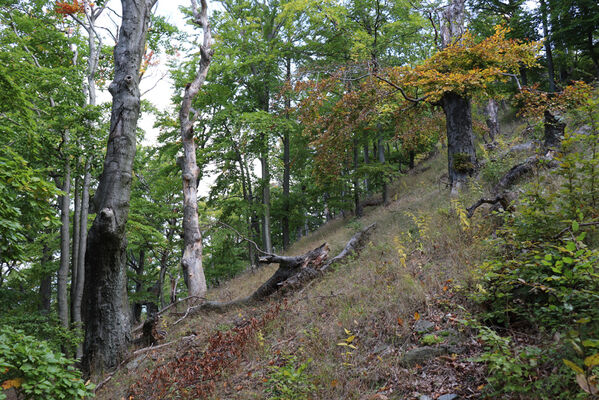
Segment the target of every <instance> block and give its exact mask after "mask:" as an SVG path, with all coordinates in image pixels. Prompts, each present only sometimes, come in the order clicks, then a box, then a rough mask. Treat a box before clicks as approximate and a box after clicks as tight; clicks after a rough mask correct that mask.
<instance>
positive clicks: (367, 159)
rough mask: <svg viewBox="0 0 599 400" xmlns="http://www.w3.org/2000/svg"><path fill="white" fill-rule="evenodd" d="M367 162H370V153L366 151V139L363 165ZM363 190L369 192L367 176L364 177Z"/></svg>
mask: <svg viewBox="0 0 599 400" xmlns="http://www.w3.org/2000/svg"><path fill="white" fill-rule="evenodd" d="M368 164H370V153H369V151H368V141H366V143H364V165H368ZM364 190H365V191H366V193H368V192H369V186H368V177H366V178H365V179H364Z"/></svg>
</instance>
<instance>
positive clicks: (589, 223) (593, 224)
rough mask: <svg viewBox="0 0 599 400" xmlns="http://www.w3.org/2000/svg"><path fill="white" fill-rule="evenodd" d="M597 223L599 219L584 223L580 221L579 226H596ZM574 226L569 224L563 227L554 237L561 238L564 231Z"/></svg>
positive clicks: (598, 223)
mask: <svg viewBox="0 0 599 400" xmlns="http://www.w3.org/2000/svg"><path fill="white" fill-rule="evenodd" d="M595 225H599V221H593V222H583V223H579V224H578V226H583V227H584V226H595ZM571 230H572V227H571V226H568V227H566V228H564V229H562V230H561V231H559V233H558V234H557V235H555V237H554V239H559V238H560V236H562V235H563V234H564V233H566V232H568V231H571Z"/></svg>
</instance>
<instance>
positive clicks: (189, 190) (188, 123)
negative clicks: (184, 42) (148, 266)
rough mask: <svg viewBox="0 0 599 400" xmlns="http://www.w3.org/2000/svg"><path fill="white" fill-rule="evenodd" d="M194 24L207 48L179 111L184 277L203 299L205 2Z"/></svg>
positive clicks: (207, 34) (190, 289)
mask: <svg viewBox="0 0 599 400" xmlns="http://www.w3.org/2000/svg"><path fill="white" fill-rule="evenodd" d="M191 4H192V13H193V21H194V23H195V24H197V25H198V26H200V27H202V29H203V32H204V38H203V44H202V45H201V46H200V53H201V58H200V65H199V67H198V72H197V74H196V77H195V78H194V80H193V82H192V83H191V84H189V85H187V87H186V88H185V95H184V96H183V101H182V102H181V110H180V111H179V123H180V125H181V141H182V142H183V157H182V158H180V159H179V160H178V162H179V166H180V167H181V170H182V177H183V241H184V250H183V257H182V259H181V268H182V269H183V277H184V278H185V284H186V285H187V291H188V293H189V295H190V296H198V297H202V296H204V294H205V293H206V290H207V287H206V278H205V276H204V269H203V268H202V233H201V232H200V224H199V219H198V198H197V196H198V194H197V191H198V175H199V173H200V169H199V168H198V165H197V161H196V145H195V138H194V134H193V123H194V122H195V120H196V119H197V118H198V116H199V115H198V112H197V111H196V112H195V114H194V116H193V117H191V116H190V114H191V102H192V101H193V99H194V98H195V96H196V95H197V94H198V92H199V91H200V87H201V86H202V85H203V84H204V81H205V80H206V75H207V74H208V68H209V67H210V61H211V59H212V50H211V49H210V45H211V41H212V36H211V34H210V24H209V22H208V5H207V3H206V0H201V5H202V9H201V11H198V9H197V4H196V1H195V0H191Z"/></svg>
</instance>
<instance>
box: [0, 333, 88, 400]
mask: <svg viewBox="0 0 599 400" xmlns="http://www.w3.org/2000/svg"><path fill="white" fill-rule="evenodd" d="M72 364H73V362H72V360H68V359H66V358H64V357H63V356H62V355H61V354H60V353H56V352H54V351H52V349H51V348H50V347H49V346H48V345H47V344H46V343H45V342H44V341H40V340H38V339H36V338H34V337H32V336H28V335H25V334H24V333H23V331H20V330H17V329H14V328H12V327H8V326H4V327H0V382H3V384H2V387H4V388H5V389H8V388H10V387H15V388H16V389H17V390H18V391H19V393H21V394H22V395H23V396H24V398H25V399H44V400H59V399H65V400H66V399H68V400H72V399H83V398H85V397H92V396H93V385H91V384H86V383H85V382H84V381H83V379H82V378H81V373H80V372H79V371H78V370H77V369H75V368H74V367H73V365H72ZM3 399H6V394H5V393H4V391H2V390H0V400H3Z"/></svg>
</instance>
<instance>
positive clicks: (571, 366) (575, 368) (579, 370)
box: [563, 359, 584, 374]
mask: <svg viewBox="0 0 599 400" xmlns="http://www.w3.org/2000/svg"><path fill="white" fill-rule="evenodd" d="M563 361H564V364H566V366H568V367H570V369H572V370H573V371H574V372H576V373H579V374H584V371H583V370H582V368H580V367H579V366H578V365H576V364H574V363H573V362H572V361H570V360H566V359H564V360H563Z"/></svg>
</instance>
